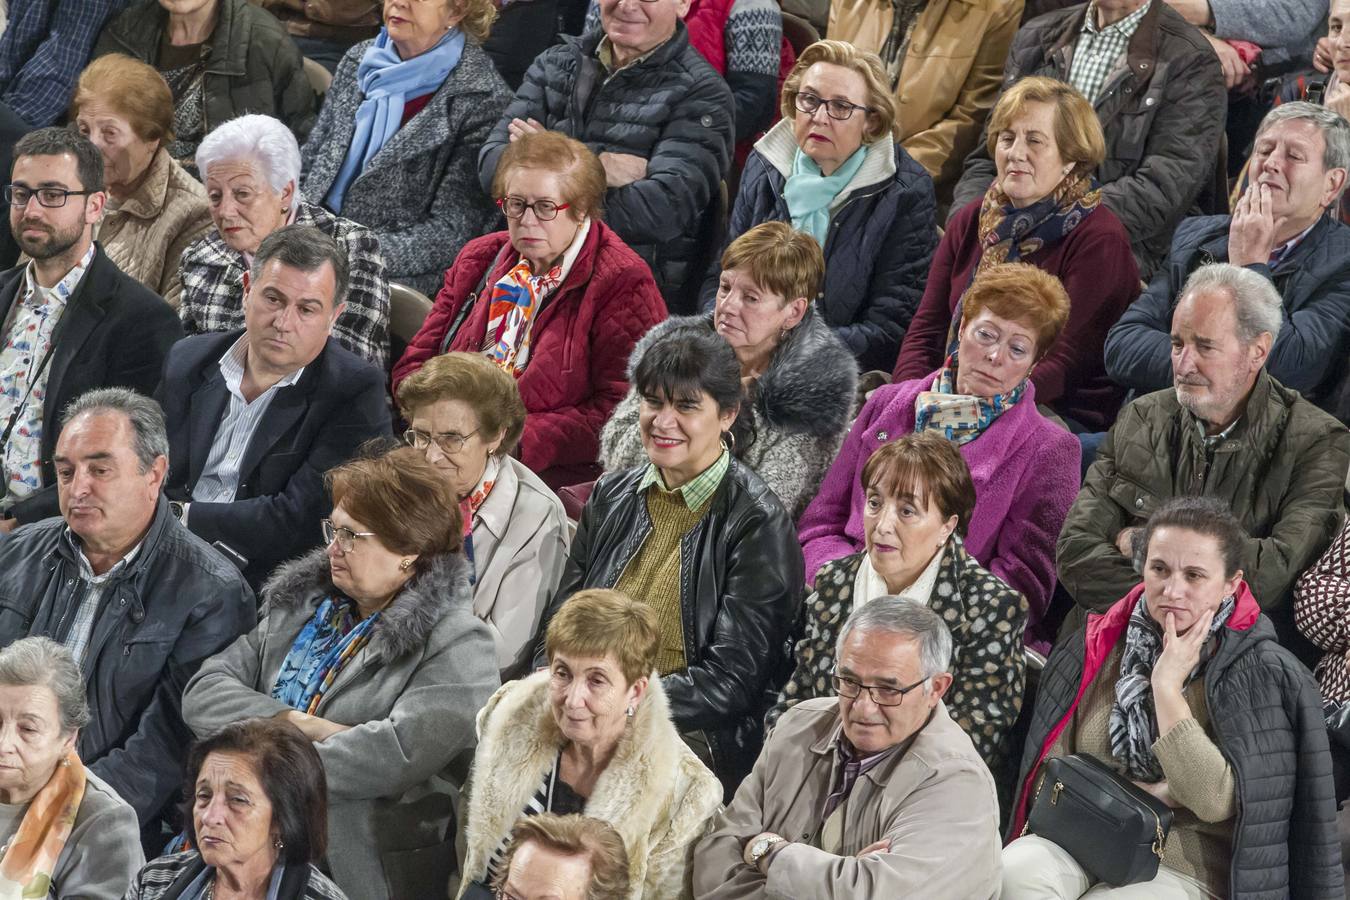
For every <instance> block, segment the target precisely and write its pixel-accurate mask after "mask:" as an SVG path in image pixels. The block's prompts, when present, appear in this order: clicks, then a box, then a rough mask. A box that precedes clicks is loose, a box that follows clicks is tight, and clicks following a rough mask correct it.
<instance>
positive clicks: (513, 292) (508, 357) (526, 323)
mask: <svg viewBox="0 0 1350 900" xmlns="http://www.w3.org/2000/svg"><path fill="white" fill-rule="evenodd" d="M562 279H563V271H562V264H561V263H559V264H558V265H555V266H554V267H553V268H551V269H549V270H548V271H547V272H546V273H544V274H543V275H532V274H530V264H529V263H528V262H526V261H525V260H523V259H522V260H521V261H520V262H518V263H516V265H515V267H514V268H512V269H511V270H510V271H509V272H507V273H506V274H505V275H503V276H502V277H501V279H500V280H499V281H498V282H497V283H496V284H494V285H493V286H492V292H491V294H490V295H489V296H488V324H487V334H486V335H485V336H484V340H483V352H484V353H486V354H487V357H488V359H490V360H492V361H493V362H495V363H496V364H497V365H498V366H500V367H501V368H502V369H504V370H505V371H507V372H510V373H511V374H512V375H514V376H516V377H517V378H519V377H520V373H521V372H523V371H525V366H526V365H527V364H528V363H529V361H530V340H531V335H532V332H533V326H534V317H535V315H536V314H537V313H538V312H539V307H541V306H543V304H544V298H545V297H547V296H548V295H549V294H551V293H552V292H553V291H554V290H556V289H557V287H558V285H559V284H561V283H562Z"/></svg>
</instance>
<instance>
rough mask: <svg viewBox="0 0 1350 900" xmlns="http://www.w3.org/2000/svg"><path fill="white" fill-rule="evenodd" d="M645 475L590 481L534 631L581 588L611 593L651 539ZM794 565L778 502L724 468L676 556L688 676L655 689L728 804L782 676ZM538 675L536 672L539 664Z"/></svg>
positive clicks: (635, 472)
mask: <svg viewBox="0 0 1350 900" xmlns="http://www.w3.org/2000/svg"><path fill="white" fill-rule="evenodd" d="M646 468H647V466H646V464H645V463H644V464H643V465H640V466H636V467H634V468H631V469H624V470H622V471H619V472H611V473H609V474H607V475H604V476H603V477H601V479H600V480H599V481H598V482H597V483H596V485H595V490H594V491H593V492H592V494H591V497H590V499H589V500H588V501H587V503H586V508H585V509H584V510H583V511H582V513H581V522H580V523H579V524H578V526H577V533H576V538H575V539H574V540H573V541H572V549H571V553H570V554H569V556H568V560H567V568H566V569H565V570H564V572H563V578H562V583H561V585H560V586H559V588H558V592H557V593H556V594H554V596H553V600H552V602H551V603H549V606H548V609H547V611H546V612H545V613H544V623H543V624H544V627H546V626H547V625H548V621H549V620H550V619H551V618H552V617H553V614H554V613H555V612H556V611H557V610H558V608H559V607H560V606H561V605H562V603H563V601H564V600H566V599H567V598H568V597H570V596H572V594H574V593H576V592H577V591H579V590H582V589H583V588H608V587H613V586H614V584H615V583H616V582H617V581H618V580H619V576H620V575H621V574H622V573H623V570H624V567H625V566H627V565H628V562H629V560H631V559H632V558H633V557H634V556H635V555H636V554H637V552H638V548H640V547H641V546H642V543H643V541H645V540H646V538H647V534H648V533H649V532H650V531H651V528H652V523H651V518H650V517H649V516H648V514H647V504H646V500H645V498H646V495H645V493H639V492H638V490H637V485H638V482H639V481H640V480H641V479H642V475H643V472H644V471H645V470H646ZM804 571H805V563H804V562H803V561H802V551H801V547H800V546H799V545H798V543H797V532H796V529H795V528H794V527H793V523H792V520H791V519H790V518H789V517H788V514H787V512H786V511H784V509H783V505H782V504H781V503H780V502H779V501H778V497H777V496H776V495H775V494H774V493H773V492H772V491H771V490H769V488H768V487H767V486H766V485H765V484H764V482H763V481H761V480H760V479H759V476H758V475H756V474H755V473H754V472H752V471H750V470H749V469H748V468H746V467H745V466H743V465H741V464H740V463H739V462H737V461H735V460H734V459H733V460H732V461H731V466H730V468H729V469H728V470H727V474H726V475H725V476H724V477H723V478H722V483H721V484H720V485H719V486H718V488H717V491H716V493H714V494H713V497H712V500H710V501H709V507H708V511H707V513H705V514H704V516H703V518H702V520H701V521H699V523H698V524H697V525H695V526H694V529H693V530H692V531H691V532H689V534H687V535H685V537H684V540H683V542H682V546H681V552H680V609H681V617H682V620H683V623H684V656H685V659H686V660H687V661H688V664H689V667H688V668H687V669H685V671H683V672H678V673H674V674H671V675H667V676H666V677H665V678H663V679H662V681H661V684H662V687H664V688H665V692H666V696H667V697H668V698H669V700H670V712H671V717H672V718H673V719H674V720H675V725H676V727H678V728H679V729H680V731H685V732H687V731H702V732H704V734H705V735H706V736H707V738H708V744H709V746H710V748H711V750H712V756H713V763H714V771H715V772H716V774H717V777H718V778H719V779H721V781H722V784H723V786H724V788H725V789H726V792H727V796H728V797H730V795H731V794H732V792H734V791H735V789H736V786H737V785H739V784H740V782H741V779H742V778H744V777H745V775H746V774H747V773H749V771H750V769H751V767H752V766H753V765H754V762H755V758H756V757H757V756H758V755H759V750H760V746H761V745H762V744H763V742H764V727H763V718H764V711H765V710H766V709H767V708H768V706H769V705H770V703H771V702H772V701H773V699H774V697H775V696H776V692H777V691H778V689H779V688H780V687H782V684H783V682H785V681H786V680H787V676H788V674H790V659H791V657H790V654H789V652H788V650H789V647H788V636H789V633H790V631H791V630H792V627H793V625H794V623H795V621H796V617H797V614H798V611H799V610H800V608H801V603H802V596H803V594H802V577H803V572H804ZM540 664H541V665H542V661H541V662H540Z"/></svg>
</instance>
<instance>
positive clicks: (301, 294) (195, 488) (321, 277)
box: [160, 225, 391, 587]
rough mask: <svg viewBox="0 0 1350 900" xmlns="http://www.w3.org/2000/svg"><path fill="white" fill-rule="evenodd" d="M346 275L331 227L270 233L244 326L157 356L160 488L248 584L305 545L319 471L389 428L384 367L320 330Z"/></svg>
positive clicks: (317, 511)
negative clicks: (162, 424)
mask: <svg viewBox="0 0 1350 900" xmlns="http://www.w3.org/2000/svg"><path fill="white" fill-rule="evenodd" d="M347 282H348V273H347V259H346V256H345V254H343V252H342V251H341V250H340V249H339V247H338V245H337V243H336V242H335V241H334V240H333V239H332V238H331V237H329V236H328V235H326V234H324V233H323V232H322V231H320V230H319V229H317V228H314V227H312V226H309V225H288V226H286V227H284V228H281V229H278V230H277V231H274V232H272V234H270V235H268V237H267V238H266V239H265V240H264V241H263V242H262V244H261V246H259V247H258V252H257V254H256V255H255V256H254V257H253V266H252V270H251V272H250V278H249V284H248V291H247V293H246V294H245V295H244V329H243V330H242V331H231V332H222V333H212V334H201V335H195V336H193V337H189V338H185V339H184V340H183V341H181V342H180V343H179V344H177V345H176V346H175V347H174V348H173V350H172V351H170V353H169V358H168V362H167V363H166V364H165V369H164V384H163V386H162V387H161V389H160V402H161V403H163V404H164V410H165V417H166V419H167V420H168V427H169V459H170V467H169V476H168V481H167V483H166V485H165V493H166V494H167V495H168V497H169V499H170V500H172V501H174V502H173V504H172V506H173V509H174V511H175V513H176V514H177V515H178V516H179V518H180V519H181V520H182V522H183V524H185V525H187V527H188V528H189V529H191V530H192V532H193V533H195V534H197V535H199V536H200V537H202V538H204V539H205V540H207V541H209V542H218V543H219V544H224V545H225V546H226V547H227V548H228V549H229V550H230V551H233V554H234V556H235V561H236V563H237V564H239V565H240V566H241V567H243V570H244V574H245V575H246V576H247V578H248V580H249V581H250V583H252V584H253V585H254V586H255V587H257V586H259V585H261V584H262V582H263V580H264V579H265V578H266V577H267V576H268V575H269V574H271V572H272V569H273V568H274V567H275V566H276V564H277V563H279V562H281V561H282V560H286V559H290V558H292V557H295V556H299V555H301V554H302V553H304V552H305V551H306V550H308V549H310V548H312V547H316V546H318V545H319V543H320V539H319V520H320V519H322V518H323V517H324V516H325V515H327V514H328V511H329V505H328V495H327V491H326V490H325V488H324V483H323V475H324V473H325V472H326V471H328V470H329V469H331V468H332V467H333V466H336V465H338V464H340V463H343V462H346V461H347V460H349V459H351V458H352V457H353V456H354V455H355V454H356V451H357V448H358V447H360V446H361V444H363V443H365V442H366V441H368V440H371V439H372V438H379V437H385V436H388V435H390V434H391V428H390V422H389V406H388V400H387V397H386V393H385V389H384V384H385V379H384V373H383V372H381V371H380V370H379V369H378V368H376V367H375V366H374V365H373V364H371V363H369V362H367V361H365V360H363V359H361V358H359V357H358V356H356V355H355V354H353V353H352V352H351V351H349V350H347V349H345V348H344V347H342V346H341V345H340V344H338V343H337V341H336V340H334V339H333V338H332V337H331V333H332V330H333V322H334V321H335V320H336V319H337V317H338V316H339V315H340V314H341V313H342V308H343V303H342V299H343V296H344V295H345V294H346V291H347Z"/></svg>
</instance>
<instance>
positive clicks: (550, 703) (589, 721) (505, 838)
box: [461, 590, 722, 900]
mask: <svg viewBox="0 0 1350 900" xmlns="http://www.w3.org/2000/svg"><path fill="white" fill-rule="evenodd" d="M661 640H662V638H661V633H660V626H659V623H658V618H657V613H656V611H655V610H654V609H653V608H652V607H651V606H650V605H649V604H647V603H644V602H642V601H639V600H631V599H629V598H628V597H626V596H624V595H623V594H621V593H619V592H618V591H608V590H587V591H580V592H579V593H577V594H575V595H574V596H572V597H571V599H569V600H568V601H567V602H566V603H564V604H563V605H562V608H561V609H559V610H558V613H557V615H555V616H554V617H553V620H552V621H551V622H550V623H549V626H548V633H547V636H546V637H545V639H544V650H545V653H546V654H547V658H548V670H547V671H545V672H537V673H535V674H534V675H531V676H530V677H528V678H526V679H524V680H522V681H513V682H511V683H510V684H508V685H506V686H505V687H503V688H502V689H501V690H499V691H497V693H496V695H495V696H494V697H493V698H492V699H491V700H490V701H489V702H488V705H487V706H485V707H484V708H483V711H482V712H481V713H479V714H478V732H479V738H478V749H477V751H476V755H475V757H474V763H473V771H472V773H471V774H470V781H469V812H468V822H467V826H466V829H465V845H466V849H465V856H464V884H463V885H461V893H462V892H463V891H464V889H465V888H467V887H468V885H469V884H470V883H472V882H475V881H476V882H480V883H493V882H495V881H496V880H497V879H499V878H500V877H501V875H502V874H503V873H504V872H505V867H504V859H505V857H506V853H507V847H508V844H509V842H510V838H511V828H512V824H513V823H514V822H515V821H516V817H517V816H519V815H526V816H530V815H534V814H536V813H558V814H568V813H584V814H586V815H588V816H594V817H596V818H599V819H602V820H604V821H606V822H608V823H609V824H610V825H612V826H614V828H615V830H617V831H618V833H619V835H620V836H621V837H622V838H623V844H624V847H625V848H626V849H627V854H628V866H629V870H630V872H631V875H632V887H631V889H630V891H629V892H628V894H627V897H628V898H629V900H644V898H645V900H673V898H677V897H681V896H684V884H685V880H686V878H687V876H688V866H689V856H690V850H691V849H692V845H693V842H694V841H695V840H696V839H697V838H698V837H699V836H700V835H702V834H703V831H704V829H705V827H706V825H707V823H708V820H709V819H711V818H712V815H713V813H715V812H716V811H717V808H718V806H719V804H720V803H721V801H722V788H721V785H719V784H718V783H717V779H716V777H714V776H713V774H712V773H711V772H709V771H708V769H707V768H706V767H705V766H704V765H703V763H701V762H699V759H698V757H697V756H695V755H694V752H693V751H692V750H690V749H689V748H688V747H687V746H685V744H684V742H683V741H681V740H680V736H679V734H678V733H677V732H676V731H675V726H674V725H672V724H671V721H670V715H671V713H670V703H669V701H668V700H667V697H666V692H665V690H664V689H663V688H662V686H661V680H660V678H659V677H654V676H655V670H656V668H657V655H658V653H659V652H660V648H661Z"/></svg>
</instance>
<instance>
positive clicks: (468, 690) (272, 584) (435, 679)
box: [183, 550, 499, 900]
mask: <svg viewBox="0 0 1350 900" xmlns="http://www.w3.org/2000/svg"><path fill="white" fill-rule="evenodd" d="M330 596H340V594H339V592H338V590H337V589H336V588H335V587H334V586H333V582H332V578H331V573H330V569H329V565H328V558H327V556H326V555H325V551H323V550H316V551H314V552H312V553H310V554H309V555H307V556H304V557H301V558H300V559H297V560H295V561H293V562H290V563H287V564H286V565H284V566H282V567H281V568H279V569H277V571H276V574H274V575H273V576H272V578H271V579H270V580H269V581H268V583H267V584H266V585H265V586H264V588H263V599H264V601H265V605H264V607H263V613H262V621H261V622H259V624H258V627H257V628H255V629H254V630H253V631H251V632H249V633H248V634H246V635H244V636H243V637H241V638H239V640H237V641H235V642H234V643H233V644H232V645H231V646H230V647H229V648H228V649H227V650H225V651H224V652H222V653H220V654H217V655H216V656H214V657H212V658H211V659H210V660H208V661H207V662H206V664H205V665H203V666H202V669H201V671H200V672H199V673H198V674H197V677H195V678H194V679H193V680H192V682H191V683H190V684H189V685H188V686H187V691H186V692H185V694H184V696H183V717H184V719H185V721H186V722H187V723H188V725H189V727H191V728H192V730H193V731H194V732H195V733H196V734H197V736H198V737H203V736H205V735H208V734H211V733H212V732H214V731H216V730H218V729H220V728H222V727H224V726H225V725H228V724H230V723H231V722H237V721H239V720H240V719H247V718H250V717H253V716H275V715H277V714H278V713H281V712H285V711H286V710H288V709H290V707H289V706H287V705H286V704H285V703H283V702H281V701H280V700H277V699H274V698H273V697H272V687H273V685H274V684H275V683H276V678H277V674H278V673H279V672H280V670H281V665H282V662H283V661H284V660H285V659H286V655H287V654H288V653H289V652H290V649H291V645H292V644H293V643H294V642H295V638H296V636H297V635H298V634H299V633H300V630H301V629H302V628H304V626H305V624H306V623H308V622H309V621H310V619H311V618H312V617H313V616H314V612H315V611H316V610H317V609H318V607H319V604H320V603H322V602H323V600H324V598H325V597H330ZM498 683H499V682H498V680H497V658H496V652H495V650H494V649H493V644H492V636H491V634H490V633H489V632H488V628H487V626H486V625H484V624H483V622H482V621H480V620H479V619H478V617H477V616H475V615H474V614H473V606H472V597H471V595H470V592H469V564H468V561H467V560H465V559H464V557H463V556H462V555H460V554H445V555H441V556H437V557H434V558H432V559H431V560H430V561H429V562H428V563H427V567H426V569H425V570H424V571H422V572H421V573H420V574H418V575H416V576H414V577H413V579H412V580H411V581H409V582H408V583H407V584H406V585H405V586H404V587H403V589H402V590H401V591H400V592H399V593H398V594H397V595H396V596H395V597H394V599H393V601H392V602H391V603H390V604H389V606H387V607H386V608H385V609H384V611H383V612H382V613H380V619H379V621H378V622H376V623H375V625H374V628H373V632H372V635H371V638H370V642H369V643H368V644H366V646H365V647H364V648H363V649H362V650H361V651H360V652H359V653H358V654H357V655H356V656H355V657H354V658H353V659H352V660H351V662H349V663H348V664H347V665H346V666H345V667H344V668H343V669H342V670H341V671H340V672H339V673H338V675H337V677H336V679H335V681H334V682H333V684H332V686H331V687H330V688H329V689H328V690H327V692H326V693H325V694H324V696H323V698H322V700H321V701H320V702H319V706H318V708H317V709H316V710H315V711H314V715H316V716H319V717H321V718H324V719H328V720H329V721H331V722H335V723H337V724H340V725H348V726H351V727H350V728H349V729H348V730H347V731H343V732H340V733H338V734H335V735H332V736H331V737H329V738H328V739H326V740H324V741H320V742H319V743H317V744H315V748H316V749H317V750H318V751H319V758H320V759H322V760H323V766H324V773H325V774H326V775H327V778H328V861H327V862H328V865H327V868H328V870H329V871H330V872H331V873H332V877H333V880H334V881H335V882H337V884H338V886H339V887H341V888H342V890H343V891H345V892H346V893H347V894H348V895H349V896H351V897H353V898H355V897H360V898H362V900H423V898H426V897H433V896H434V897H439V896H442V895H444V893H445V887H446V884H448V883H449V879H450V873H451V871H453V869H454V863H455V855H454V839H453V834H454V832H455V811H454V796H455V793H456V790H455V787H454V785H453V783H452V782H451V780H450V777H449V774H448V773H447V772H446V771H445V770H446V768H447V766H449V765H450V763H451V761H452V760H453V759H454V758H455V757H456V756H457V755H459V754H460V753H462V752H465V751H467V750H468V749H469V748H470V747H472V746H473V725H472V723H473V716H474V714H475V713H476V712H477V711H478V709H479V708H480V707H481V706H482V705H483V704H484V703H486V702H487V700H488V698H489V697H490V696H491V695H492V691H493V690H495V689H496V687H497V685H498ZM447 835H451V836H452V837H449V838H447Z"/></svg>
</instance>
